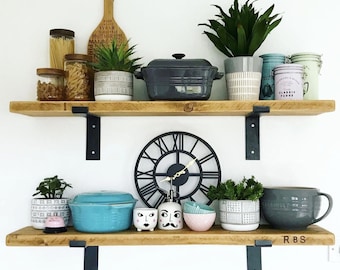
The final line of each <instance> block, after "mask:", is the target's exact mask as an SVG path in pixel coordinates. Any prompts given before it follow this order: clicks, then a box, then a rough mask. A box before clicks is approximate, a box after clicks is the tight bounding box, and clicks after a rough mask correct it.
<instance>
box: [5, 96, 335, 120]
mask: <svg viewBox="0 0 340 270" xmlns="http://www.w3.org/2000/svg"><path fill="white" fill-rule="evenodd" d="M74 106H77V107H78V106H81V107H88V110H89V113H92V114H95V115H97V116H200V115H206V116H245V115H247V114H249V113H251V112H252V111H253V107H254V106H269V107H270V113H268V114H269V115H318V114H321V113H326V112H332V111H334V110H335V101H334V100H259V101H232V100H221V101H86V102H81V101H79V102H71V101H58V102H53V101H48V102H41V101H12V102H10V111H11V112H13V113H19V114H24V115H29V116H71V115H74V114H73V113H72V107H74Z"/></svg>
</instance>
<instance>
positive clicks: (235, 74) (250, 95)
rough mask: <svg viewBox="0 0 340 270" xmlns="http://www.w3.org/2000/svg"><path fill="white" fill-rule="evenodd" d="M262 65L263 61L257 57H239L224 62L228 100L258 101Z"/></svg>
mask: <svg viewBox="0 0 340 270" xmlns="http://www.w3.org/2000/svg"><path fill="white" fill-rule="evenodd" d="M262 65H263V59H262V58H261V57H257V56H239V57H231V58H227V59H225V60H224V70H225V73H226V76H225V79H226V85H227V94H228V95H227V96H228V99H229V100H258V99H259V97H260V87H261V78H262Z"/></svg>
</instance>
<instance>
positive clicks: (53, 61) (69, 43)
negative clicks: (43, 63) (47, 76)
mask: <svg viewBox="0 0 340 270" xmlns="http://www.w3.org/2000/svg"><path fill="white" fill-rule="evenodd" d="M71 53H74V31H72V30H68V29H51V30H50V67H51V68H57V69H64V56H65V55H66V54H71Z"/></svg>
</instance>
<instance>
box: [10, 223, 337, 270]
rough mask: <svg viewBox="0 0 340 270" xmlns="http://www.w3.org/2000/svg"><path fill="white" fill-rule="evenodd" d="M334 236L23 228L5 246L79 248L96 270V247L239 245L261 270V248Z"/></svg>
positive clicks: (323, 241)
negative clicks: (46, 232)
mask: <svg viewBox="0 0 340 270" xmlns="http://www.w3.org/2000/svg"><path fill="white" fill-rule="evenodd" d="M334 242H335V237H334V234H333V233H331V232H329V231H327V230H325V229H323V228H321V227H319V226H317V225H311V226H309V227H308V228H307V229H306V230H303V231H283V230H276V229H272V228H270V227H269V226H261V227H260V228H259V229H257V230H255V231H250V232H232V231H226V230H223V229H222V228H221V227H220V226H214V227H213V228H212V229H210V230H209V231H206V232H194V231H191V230H189V229H188V228H185V229H182V230H175V231H164V230H155V231H153V232H149V231H143V232H137V231H136V230H134V229H131V230H127V231H122V232H115V233H103V234H94V233H81V232H77V231H76V230H74V228H72V227H70V228H68V231H67V232H64V233H59V234H45V233H44V232H43V231H42V230H36V229H33V228H32V227H25V228H22V229H19V230H17V231H14V232H12V233H10V234H8V235H7V237H6V244H7V246H69V247H83V248H84V249H85V252H84V270H98V265H99V263H98V259H99V246H124V245H135V246H140V245H243V246H246V248H247V269H248V270H249V269H251V270H261V269H262V258H261V248H263V247H271V246H272V245H284V246H291V245H302V246H307V245H334Z"/></svg>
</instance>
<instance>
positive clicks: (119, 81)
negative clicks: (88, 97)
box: [94, 71, 133, 101]
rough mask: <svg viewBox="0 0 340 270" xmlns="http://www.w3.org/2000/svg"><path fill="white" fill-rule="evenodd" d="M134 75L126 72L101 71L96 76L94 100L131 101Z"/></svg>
mask: <svg viewBox="0 0 340 270" xmlns="http://www.w3.org/2000/svg"><path fill="white" fill-rule="evenodd" d="M132 90H133V74H132V73H130V72H125V71H99V72H96V73H95V74H94V98H95V100H96V101H100V100H131V99H132V95H133V93H132Z"/></svg>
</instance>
